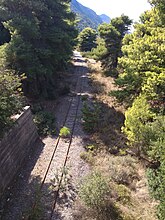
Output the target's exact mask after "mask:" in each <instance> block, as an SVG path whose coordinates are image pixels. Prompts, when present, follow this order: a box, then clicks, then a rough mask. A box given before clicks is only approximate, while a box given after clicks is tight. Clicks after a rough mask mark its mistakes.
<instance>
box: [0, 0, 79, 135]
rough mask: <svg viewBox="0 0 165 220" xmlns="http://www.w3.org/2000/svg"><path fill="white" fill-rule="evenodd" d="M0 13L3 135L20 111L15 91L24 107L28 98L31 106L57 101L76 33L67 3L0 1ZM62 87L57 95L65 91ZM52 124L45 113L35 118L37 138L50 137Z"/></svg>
mask: <svg viewBox="0 0 165 220" xmlns="http://www.w3.org/2000/svg"><path fill="white" fill-rule="evenodd" d="M0 14H1V15H0V21H1V22H0V33H1V36H0V45H1V46H0V58H1V62H0V68H1V71H0V85H1V87H0V90H1V91H0V92H1V94H0V99H1V103H0V105H1V107H0V108H1V110H0V111H1V112H0V113H1V116H0V117H1V119H0V123H1V124H0V125H1V128H2V129H3V130H5V128H6V127H7V126H8V125H10V122H11V120H10V119H9V118H10V116H11V115H12V114H14V113H16V112H17V111H18V110H19V109H20V104H21V101H20V93H19V92H18V90H21V89H22V94H24V96H25V97H26V98H28V99H26V101H27V103H29V98H30V103H32V101H33V100H36V99H54V98H57V96H58V95H59V93H60V92H58V91H59V88H60V87H61V83H59V78H60V77H61V72H62V71H63V70H65V69H66V68H67V65H68V62H69V61H70V58H71V55H72V50H73V46H74V45H75V41H74V40H75V38H76V37H77V31H76V29H75V15H74V14H73V13H72V12H71V10H70V1H69V0H67V1H64V0H60V1H58V0H54V1H51V0H46V1H41V0H30V1H19V0H14V1H12V0H8V1H1V2H0ZM22 75H24V77H21V76H22ZM19 78H21V80H20V79H19ZM63 88H64V89H63V91H61V93H65V92H67V91H68V87H65V86H63ZM60 89H61V88H60ZM52 120H53V119H52V118H51V116H50V114H49V115H48V113H45V112H39V113H37V115H36V116H35V121H36V122H37V124H38V125H39V133H40V132H41V130H43V131H42V133H43V134H46V133H49V128H48V127H50V124H52ZM45 123H46V125H45V128H44V124H45ZM41 127H42V128H41ZM2 132H3V131H2Z"/></svg>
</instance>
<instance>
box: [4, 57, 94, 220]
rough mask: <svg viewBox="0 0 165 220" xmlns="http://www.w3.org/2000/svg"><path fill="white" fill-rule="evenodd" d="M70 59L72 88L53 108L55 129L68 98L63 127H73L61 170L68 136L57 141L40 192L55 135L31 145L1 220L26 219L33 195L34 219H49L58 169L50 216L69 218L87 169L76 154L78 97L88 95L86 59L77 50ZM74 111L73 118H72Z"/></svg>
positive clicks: (79, 133)
mask: <svg viewBox="0 0 165 220" xmlns="http://www.w3.org/2000/svg"><path fill="white" fill-rule="evenodd" d="M74 61H75V71H74V73H73V76H72V77H71V79H70V83H71V85H72V86H71V90H72V91H71V93H70V94H69V95H68V96H65V97H61V98H60V99H59V100H58V105H57V107H56V110H55V116H56V119H57V122H56V123H57V129H58V130H60V128H61V127H62V125H63V123H64V120H65V115H66V113H67V111H68V107H69V104H70V102H71V100H72V104H71V107H70V109H69V114H68V117H67V120H66V124H65V126H67V127H68V128H70V129H72V127H73V124H74V130H73V139H72V142H71V146H70V151H69V155H68V159H67V163H66V167H65V170H64V168H63V164H64V160H65V157H66V151H67V146H68V141H69V140H68V139H62V140H61V142H60V145H59V147H58V149H57V151H56V154H55V157H54V158H53V160H52V163H51V166H50V170H49V173H48V175H47V177H46V179H45V182H44V184H43V187H42V190H41V192H40V190H39V188H40V185H41V183H42V181H43V178H44V175H45V172H46V168H47V167H48V165H49V162H50V158H51V157H52V152H53V150H54V147H55V143H56V139H57V137H47V138H45V139H44V140H42V142H43V143H42V144H41V143H40V144H39V145H38V147H37V146H34V147H35V148H36V149H37V150H36V151H35V152H32V154H31V156H29V158H28V159H27V162H26V166H25V167H24V168H23V169H22V171H21V173H20V176H19V178H18V180H17V182H16V183H15V184H14V187H13V189H12V191H11V192H12V193H11V194H10V195H9V198H8V200H7V201H8V202H7V205H6V207H5V210H2V215H1V216H0V219H1V220H21V219H26V218H27V216H28V215H29V214H30V212H31V208H30V207H32V206H33V205H34V200H35V199H36V196H37V197H38V202H37V208H36V210H35V209H34V211H35V212H36V213H35V214H37V215H39V216H40V215H42V217H40V218H38V219H44V220H47V219H50V214H51V208H52V204H53V201H54V198H55V196H56V187H57V185H58V179H59V177H60V176H61V172H63V173H64V181H63V182H62V189H61V190H60V192H59V196H58V200H57V205H56V208H55V211H54V213H53V216H52V219H56V220H61V219H64V220H71V219H73V217H72V204H73V202H74V200H75V198H76V197H77V192H76V191H77V190H76V189H77V186H78V183H79V182H80V179H81V178H82V177H83V176H84V175H85V174H87V173H88V171H89V167H88V165H87V164H85V163H84V161H83V160H81V158H80V153H81V152H82V151H84V148H83V146H84V144H85V143H84V142H83V140H84V137H86V135H85V134H84V132H83V129H82V123H81V108H82V100H81V96H82V95H84V94H85V95H88V96H89V97H90V86H89V84H88V69H87V65H86V62H85V61H84V59H83V58H82V57H81V56H80V54H79V53H75V54H74ZM76 114H77V118H76V120H75V115H76ZM37 192H38V193H37Z"/></svg>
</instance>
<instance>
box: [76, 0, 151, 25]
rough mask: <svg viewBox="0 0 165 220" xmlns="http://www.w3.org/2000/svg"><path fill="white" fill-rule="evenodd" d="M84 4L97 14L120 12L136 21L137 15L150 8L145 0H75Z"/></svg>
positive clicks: (112, 15)
mask: <svg viewBox="0 0 165 220" xmlns="http://www.w3.org/2000/svg"><path fill="white" fill-rule="evenodd" d="M77 1H78V2H80V3H81V4H83V5H84V6H87V7H89V8H91V9H92V10H94V11H95V12H96V13H97V14H106V15H108V16H109V17H110V18H114V17H118V16H120V15H121V14H124V15H127V16H129V18H131V19H133V21H138V20H139V16H140V15H141V13H143V12H144V11H146V10H149V9H150V8H151V6H150V4H149V3H148V1H147V0H77Z"/></svg>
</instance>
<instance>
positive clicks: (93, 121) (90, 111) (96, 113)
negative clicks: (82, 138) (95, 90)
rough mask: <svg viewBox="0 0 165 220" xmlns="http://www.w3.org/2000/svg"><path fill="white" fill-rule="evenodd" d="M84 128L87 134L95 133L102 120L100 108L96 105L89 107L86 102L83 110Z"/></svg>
mask: <svg viewBox="0 0 165 220" xmlns="http://www.w3.org/2000/svg"><path fill="white" fill-rule="evenodd" d="M82 113H83V117H82V118H83V127H84V130H85V131H87V132H94V131H96V130H97V128H98V123H99V118H100V107H99V105H97V104H96V103H94V104H93V106H89V105H88V104H87V103H86V102H85V103H84V106H83V109H82Z"/></svg>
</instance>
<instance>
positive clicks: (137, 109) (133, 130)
mask: <svg viewBox="0 0 165 220" xmlns="http://www.w3.org/2000/svg"><path fill="white" fill-rule="evenodd" d="M125 117H126V119H125V123H124V124H125V126H124V127H123V128H122V130H123V132H124V133H125V134H126V135H127V138H128V141H129V145H130V147H133V148H136V150H137V153H138V154H140V153H141V152H143V153H146V151H147V150H148V145H149V140H150V137H149V136H148V135H147V133H148V132H147V131H146V129H147V127H146V124H147V123H148V122H150V121H152V120H153V118H154V117H155V114H154V113H152V112H151V110H150V106H149V104H148V102H147V100H146V97H145V96H142V95H141V96H139V97H138V98H137V99H135V101H134V103H133V105H132V107H131V108H129V109H128V110H127V111H126V113H125ZM142 146H143V149H142Z"/></svg>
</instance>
